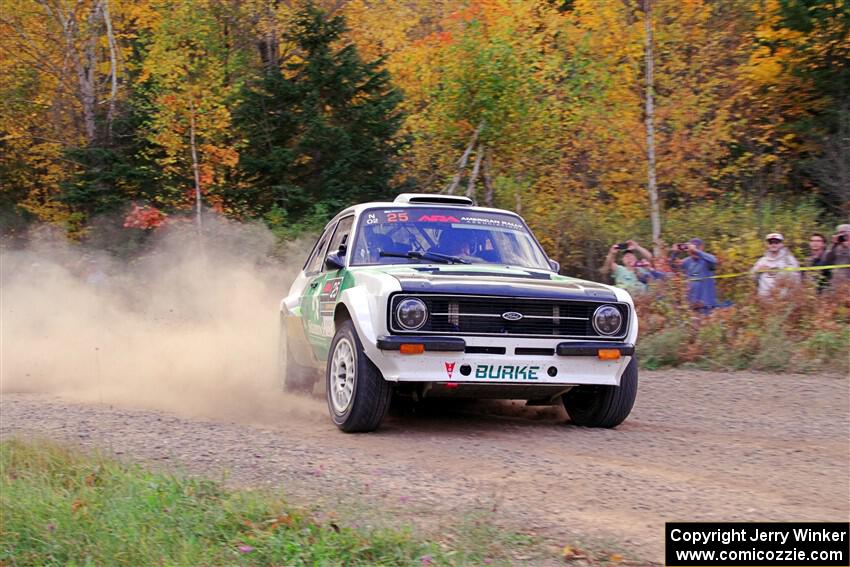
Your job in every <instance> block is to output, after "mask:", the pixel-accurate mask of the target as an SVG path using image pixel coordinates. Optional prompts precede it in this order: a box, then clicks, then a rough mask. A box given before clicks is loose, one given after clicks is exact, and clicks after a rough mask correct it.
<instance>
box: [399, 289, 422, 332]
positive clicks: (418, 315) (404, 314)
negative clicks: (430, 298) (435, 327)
mask: <svg viewBox="0 0 850 567" xmlns="http://www.w3.org/2000/svg"><path fill="white" fill-rule="evenodd" d="M395 318H396V321H398V324H399V325H401V328H402V329H404V330H405V331H415V330H416V329H421V328H422V326H423V325H424V324H425V322H426V321H427V320H428V308H427V307H425V303H423V302H422V300H421V299H415V298H412V297H409V298H407V299H403V300H401V302H399V304H398V307H396V308H395Z"/></svg>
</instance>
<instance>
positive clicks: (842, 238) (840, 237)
mask: <svg viewBox="0 0 850 567" xmlns="http://www.w3.org/2000/svg"><path fill="white" fill-rule="evenodd" d="M838 242H847V235H846V234H843V233H842V234H839V235H838Z"/></svg>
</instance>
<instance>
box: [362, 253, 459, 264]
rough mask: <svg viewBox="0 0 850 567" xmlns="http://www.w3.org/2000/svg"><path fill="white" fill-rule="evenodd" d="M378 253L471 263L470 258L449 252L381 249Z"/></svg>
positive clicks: (384, 256)
mask: <svg viewBox="0 0 850 567" xmlns="http://www.w3.org/2000/svg"><path fill="white" fill-rule="evenodd" d="M378 255H379V256H381V257H382V258H411V259H414V260H434V261H436V262H441V263H443V264H469V260H464V259H463V258H460V257H459V256H449V255H448V254H440V253H438V252H417V251H416V250H408V251H407V252H384V251H383V250H381V251H380V252H378Z"/></svg>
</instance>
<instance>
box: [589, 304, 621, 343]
mask: <svg viewBox="0 0 850 567" xmlns="http://www.w3.org/2000/svg"><path fill="white" fill-rule="evenodd" d="M591 323H592V324H593V330H594V331H596V332H597V333H599V334H600V335H602V336H605V337H610V336H613V335H616V334H617V333H618V332H620V329H622V328H623V314H622V313H621V312H620V310H619V309H617V308H616V307H614V306H613V305H600V306H599V307H597V308H596V311H594V312H593V317H592V318H591Z"/></svg>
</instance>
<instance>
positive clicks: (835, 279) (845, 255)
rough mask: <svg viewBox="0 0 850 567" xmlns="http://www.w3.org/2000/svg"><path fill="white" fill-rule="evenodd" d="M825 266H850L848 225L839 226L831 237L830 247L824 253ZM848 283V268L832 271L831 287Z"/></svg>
mask: <svg viewBox="0 0 850 567" xmlns="http://www.w3.org/2000/svg"><path fill="white" fill-rule="evenodd" d="M825 261H826V265H828V266H832V265H836V264H850V224H840V225H838V227H837V228H836V229H835V234H834V235H832V246H830V247H829V250H828V251H827V253H826V258H825ZM848 282H850V268H837V269H835V270H832V286H833V287H838V286H841V285H846V284H847V283H848Z"/></svg>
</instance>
